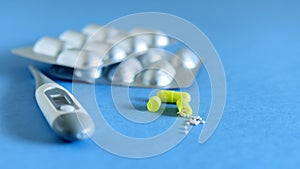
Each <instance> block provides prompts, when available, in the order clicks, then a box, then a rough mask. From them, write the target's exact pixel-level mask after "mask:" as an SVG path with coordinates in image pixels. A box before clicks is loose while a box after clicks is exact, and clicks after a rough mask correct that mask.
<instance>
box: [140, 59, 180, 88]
mask: <svg viewBox="0 0 300 169" xmlns="http://www.w3.org/2000/svg"><path fill="white" fill-rule="evenodd" d="M175 74H176V70H175V69H174V67H173V66H172V65H171V64H170V63H168V62H167V61H165V60H160V61H157V62H155V63H152V64H151V65H150V66H149V67H147V70H145V71H143V74H142V81H143V83H144V84H145V85H147V86H167V85H169V84H170V83H171V82H172V81H173V79H174V77H175Z"/></svg>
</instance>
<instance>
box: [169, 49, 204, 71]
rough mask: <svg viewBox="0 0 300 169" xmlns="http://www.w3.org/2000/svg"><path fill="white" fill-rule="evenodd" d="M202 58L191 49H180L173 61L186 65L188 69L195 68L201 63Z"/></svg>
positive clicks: (177, 64) (175, 64)
mask: <svg viewBox="0 0 300 169" xmlns="http://www.w3.org/2000/svg"><path fill="white" fill-rule="evenodd" d="M200 62H201V61H200V58H199V57H198V56H197V55H196V54H194V53H193V52H192V51H191V50H190V49H187V48H182V49H180V50H179V51H178V52H177V54H176V56H175V57H173V58H172V60H171V63H172V64H173V65H174V66H176V67H178V66H184V67H186V68H188V69H193V68H195V67H197V66H198V65H199V64H200Z"/></svg>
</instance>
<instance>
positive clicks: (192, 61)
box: [13, 25, 201, 88]
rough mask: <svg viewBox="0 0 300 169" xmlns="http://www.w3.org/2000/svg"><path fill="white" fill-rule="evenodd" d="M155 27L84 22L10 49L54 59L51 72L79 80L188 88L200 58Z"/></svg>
mask: <svg viewBox="0 0 300 169" xmlns="http://www.w3.org/2000/svg"><path fill="white" fill-rule="evenodd" d="M174 42H178V41H176V40H174V39H172V38H169V37H168V36H167V35H165V34H163V33H162V32H161V31H159V30H153V29H145V28H135V29H132V30H131V31H128V32H125V31H121V30H119V29H116V28H112V27H101V26H99V25H88V26H86V27H85V28H83V29H82V31H80V32H79V31H65V32H63V33H62V34H61V35H60V36H59V38H53V37H47V36H45V37H42V38H41V39H40V40H38V41H37V42H36V43H35V44H34V46H30V47H24V48H19V49H15V50H13V53H15V54H17V55H20V56H23V57H25V58H29V59H33V60H37V61H41V62H44V63H49V64H53V66H52V67H51V69H50V70H49V72H48V73H49V74H50V76H52V77H56V78H60V79H64V80H73V81H79V82H87V83H95V84H109V85H111V84H112V85H121V86H134V87H149V88H182V87H188V86H190V85H191V84H192V83H193V80H194V78H195V76H196V74H197V72H198V71H199V68H200V67H201V61H200V57H199V56H198V55H196V54H195V53H193V52H192V51H191V50H189V49H188V48H186V47H182V46H181V47H179V49H176V50H177V51H176V52H174V53H172V52H171V51H169V50H166V49H164V47H168V46H170V45H172V44H174Z"/></svg>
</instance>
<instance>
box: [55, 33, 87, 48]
mask: <svg viewBox="0 0 300 169" xmlns="http://www.w3.org/2000/svg"><path fill="white" fill-rule="evenodd" d="M59 39H60V40H62V41H64V42H65V45H64V47H65V48H68V49H69V48H78V49H79V48H81V47H82V46H83V45H84V43H85V41H86V36H85V35H84V34H83V33H81V32H77V31H65V32H63V33H62V34H61V35H60V36H59Z"/></svg>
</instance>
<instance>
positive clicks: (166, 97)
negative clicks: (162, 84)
mask: <svg viewBox="0 0 300 169" xmlns="http://www.w3.org/2000/svg"><path fill="white" fill-rule="evenodd" d="M157 96H158V97H159V98H160V100H161V102H163V103H176V102H177V100H178V99H180V98H182V99H185V100H186V101H187V102H190V101H191V95H190V94H189V93H187V92H176V91H172V90H160V91H158V92H157Z"/></svg>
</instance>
